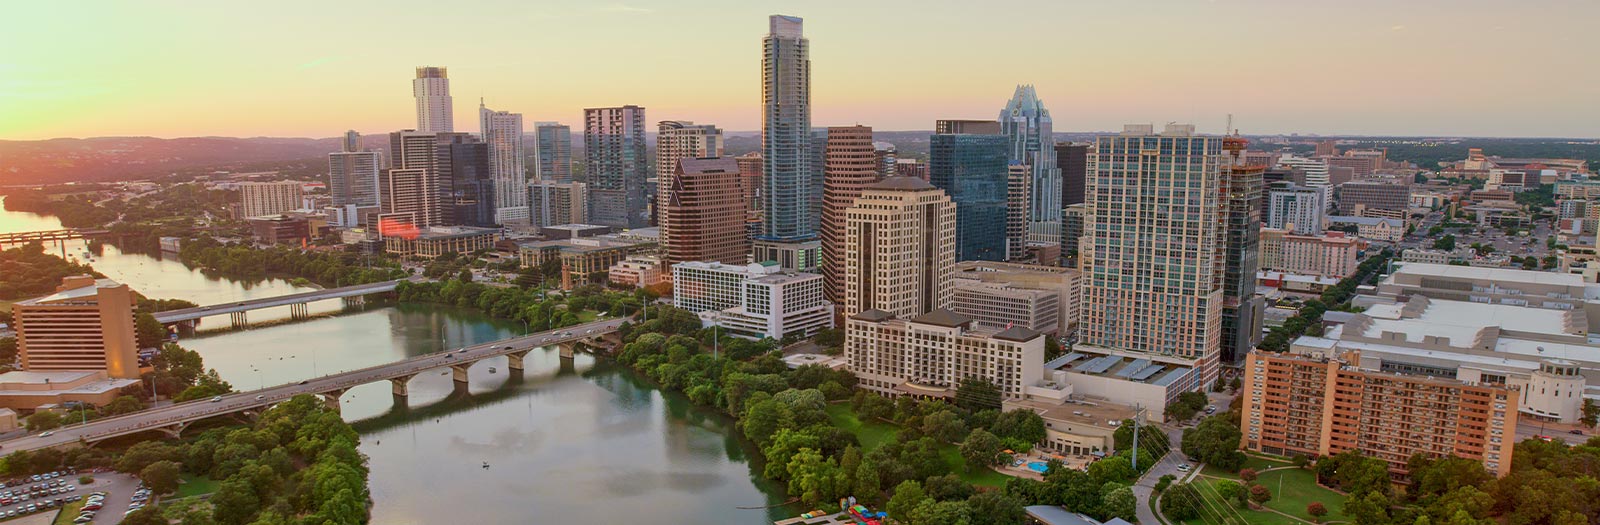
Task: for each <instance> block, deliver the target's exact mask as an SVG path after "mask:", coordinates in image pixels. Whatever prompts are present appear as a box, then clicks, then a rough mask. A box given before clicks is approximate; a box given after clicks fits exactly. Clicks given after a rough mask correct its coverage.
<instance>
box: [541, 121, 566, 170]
mask: <svg viewBox="0 0 1600 525" xmlns="http://www.w3.org/2000/svg"><path fill="white" fill-rule="evenodd" d="M533 134H534V146H533V169H535V170H537V173H536V174H535V178H537V179H540V180H553V181H556V182H570V181H572V128H570V127H567V125H566V124H562V123H560V122H535V123H533Z"/></svg>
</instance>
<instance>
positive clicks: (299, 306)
mask: <svg viewBox="0 0 1600 525" xmlns="http://www.w3.org/2000/svg"><path fill="white" fill-rule="evenodd" d="M307 317H311V309H310V308H308V307H306V303H295V304H291V305H289V318H290V319H305V318H307Z"/></svg>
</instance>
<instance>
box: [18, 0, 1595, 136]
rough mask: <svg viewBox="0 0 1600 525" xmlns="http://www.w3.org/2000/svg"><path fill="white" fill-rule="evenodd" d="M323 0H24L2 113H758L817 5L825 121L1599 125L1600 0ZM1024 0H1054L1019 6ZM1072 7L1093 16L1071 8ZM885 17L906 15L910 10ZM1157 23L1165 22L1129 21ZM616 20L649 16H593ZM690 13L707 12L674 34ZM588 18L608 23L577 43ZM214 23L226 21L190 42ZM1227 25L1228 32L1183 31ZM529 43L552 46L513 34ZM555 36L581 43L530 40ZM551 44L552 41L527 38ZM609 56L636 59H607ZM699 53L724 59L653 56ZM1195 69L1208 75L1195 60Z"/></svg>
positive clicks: (743, 120)
mask: <svg viewBox="0 0 1600 525" xmlns="http://www.w3.org/2000/svg"><path fill="white" fill-rule="evenodd" d="M306 6H307V9H312V8H314V9H315V11H316V12H318V13H320V14H319V16H317V17H311V18H305V17H302V16H300V15H299V13H300V12H303V10H296V9H291V8H284V9H282V10H280V11H278V12H273V13H259V14H252V15H251V18H250V19H249V20H248V22H249V23H245V24H240V23H238V22H239V21H241V20H239V19H236V18H235V17H236V16H237V15H234V14H232V13H228V12H227V10H226V9H225V8H224V7H222V6H199V7H196V6H190V5H183V4H176V3H173V4H162V3H157V4H149V5H141V6H140V7H139V8H138V9H137V10H134V9H131V8H128V7H127V6H118V5H94V6H56V5H51V6H37V5H36V6H18V7H16V8H15V9H18V10H20V11H21V12H20V13H19V14H20V15H21V17H22V18H26V19H30V20H35V21H37V23H34V24H29V25H27V26H26V27H20V28H18V30H17V31H14V32H11V33H8V34H7V35H5V36H0V42H4V43H6V44H9V47H8V48H11V49H30V45H31V44H30V43H34V42H46V41H51V42H57V41H59V42H62V43H63V45H59V46H53V47H52V48H50V49H49V50H48V51H42V52H38V53H19V54H16V55H14V56H9V57H7V58H6V59H0V72H3V73H5V74H4V75H0V76H3V77H5V78H4V80H0V114H6V115H9V116H10V117H9V118H7V119H3V120H0V138H3V139H16V140H29V139H45V138H55V137H91V136H129V135H134V136H157V137H186V136H246V137H253V136H290V137H333V136H337V135H338V134H339V133H341V132H342V131H343V130H346V129H355V130H357V131H361V132H363V133H367V134H377V133H383V132H387V131H393V130H395V129H404V128H408V127H412V126H413V123H414V112H415V104H414V100H413V99H412V98H411V95H412V93H411V90H410V89H408V87H409V86H406V85H405V84H403V83H402V82H404V80H403V79H405V78H407V77H412V76H414V70H415V68H416V67H418V66H422V65H438V66H443V67H448V68H450V69H451V71H450V77H451V80H452V84H453V86H452V88H453V91H454V92H455V93H454V94H458V95H462V96H460V97H455V98H456V100H455V104H456V105H458V106H460V107H455V108H454V112H455V113H458V114H461V115H470V114H471V110H472V109H473V108H471V102H472V101H471V99H472V98H474V97H477V96H488V97H491V98H494V99H495V100H496V101H497V104H496V106H497V107H499V108H503V109H505V110H507V111H512V112H517V113H522V114H524V115H527V116H528V117H527V120H528V121H529V122H532V121H562V122H573V121H576V120H577V119H578V117H579V116H581V110H582V108H584V107H604V106H613V105H619V104H624V103H634V104H639V105H641V106H645V107H650V108H652V114H653V115H655V116H656V117H658V118H662V119H682V120H695V121H703V122H714V123H717V124H718V125H719V126H720V127H722V128H723V129H726V130H729V131H730V132H747V131H755V130H759V129H760V122H759V118H760V114H759V111H758V110H757V109H756V108H759V107H760V90H759V78H758V77H757V76H755V75H753V74H752V72H751V70H752V69H754V68H755V67H756V66H757V65H758V64H759V63H760V54H759V52H757V51H755V50H753V49H751V47H752V46H753V45H754V44H755V43H756V42H758V41H759V40H760V38H761V32H760V30H759V29H757V28H758V27H760V21H761V20H762V19H763V18H764V17H765V16H767V15H770V14H772V13H784V14H788V15H793V16H797V17H801V18H804V19H806V21H807V24H806V25H807V28H806V29H807V37H808V38H810V39H811V40H813V41H814V42H816V45H815V48H814V49H813V50H812V55H813V56H812V59H813V61H814V63H815V64H816V68H815V71H814V72H813V74H814V77H815V82H814V85H815V87H814V90H815V96H814V99H815V101H814V104H813V106H814V116H813V118H812V125H813V126H814V127H821V126H828V125H844V124H855V123H860V124H865V125H872V126H874V128H875V129H880V130H886V131H888V130H926V129H930V128H931V126H932V124H933V120H934V119H935V118H950V117H960V118H982V117H985V116H989V115H992V113H993V111H994V109H993V108H994V107H995V106H996V105H997V104H999V103H1000V102H1003V100H1004V98H1003V97H1005V96H1006V95H1007V93H1010V92H1011V91H1012V89H1013V88H1014V86H1015V85H1016V84H1019V83H1027V84H1033V85H1035V86H1036V87H1037V89H1038V91H1039V96H1040V98H1041V99H1043V100H1044V102H1045V103H1046V104H1048V105H1049V107H1051V108H1052V110H1053V112H1054V113H1055V115H1054V116H1055V118H1056V120H1057V122H1056V128H1057V129H1058V130H1061V131H1083V132H1091V131H1108V130H1115V129H1117V128H1119V127H1120V124H1122V123H1126V122H1153V123H1157V124H1159V123H1161V122H1165V121H1167V120H1179V121H1187V122H1193V123H1195V124H1196V125H1197V127H1198V128H1199V130H1200V131H1210V132H1217V131H1221V127H1222V124H1223V122H1224V120H1225V118H1226V115H1228V114H1233V115H1235V123H1236V127H1239V128H1242V129H1244V130H1246V131H1250V132H1255V133H1293V132H1298V133H1302V134H1323V135H1337V134H1357V135H1378V136H1382V135H1394V136H1400V135H1412V136H1451V137H1454V136H1529V137H1592V136H1597V135H1600V124H1596V122H1600V118H1596V117H1597V113H1600V110H1597V109H1595V108H1594V107H1593V105H1592V104H1588V103H1587V102H1588V100H1589V99H1590V97H1592V94H1591V93H1589V91H1590V88H1588V87H1587V86H1591V85H1594V83H1595V81H1596V80H1600V79H1597V78H1586V77H1590V76H1595V75H1600V73H1595V72H1592V71H1589V70H1585V69H1583V68H1572V67H1570V64H1575V63H1582V61H1583V60H1584V57H1583V55H1582V46H1579V45H1575V44H1577V42H1578V41H1577V40H1576V39H1577V38H1579V37H1578V36H1576V35H1579V34H1581V31H1579V29H1581V25H1582V21H1584V20H1592V19H1594V16H1593V15H1595V14H1600V13H1597V12H1596V11H1597V10H1600V7H1596V6H1593V5H1564V4H1558V3H1555V2H1544V3H1539V4H1537V5H1529V6H1527V9H1519V10H1518V11H1517V12H1514V13H1507V12H1502V11H1499V10H1494V9H1492V6H1482V5H1455V4H1448V5H1447V4H1443V3H1438V2H1422V3H1410V4H1404V5H1394V6H1391V5H1387V4H1377V3H1365V2H1363V3H1356V4H1350V3H1343V4H1337V5H1329V6H1304V5H1277V4H1271V3H1265V2H1217V3H1209V4H1188V3H1174V4H1173V5H1172V6H1170V7H1169V8H1168V9H1169V10H1170V11H1174V12H1175V13H1174V14H1175V15H1183V16H1171V17H1160V18H1157V19H1150V20H1145V19H1143V18H1141V17H1142V15H1140V14H1139V13H1136V12H1132V11H1131V10H1124V9H1118V8H1117V7H1115V6H1107V5H1099V4H1059V5H1058V4H1054V3H1042V2H1039V3H1035V2H1019V3H1017V4H1016V8H1015V9H994V10H980V9H965V8H962V7H961V6H951V9H959V10H960V11H959V12H952V10H951V9H941V10H922V11H919V10H916V9H906V8H905V7H906V6H905V5H902V4H901V3H874V4H869V5H847V4H832V3H830V4H826V5H807V6H804V8H802V9H794V8H792V6H784V5H780V4H770V3H750V4H730V5H727V6H722V7H719V8H718V9H716V10H713V12H711V13H710V14H707V13H706V12H701V11H703V10H688V9H682V10H680V9H674V8H675V7H677V6H673V5H671V4H667V3H664V2H647V1H639V2H630V3H627V4H622V3H614V4H601V5H583V4H573V5H556V4H540V5H529V6H522V5H509V4H500V3H488V4H479V5H476V6H474V8H473V9H460V10H453V11H440V12H428V13H426V17H427V20H428V23H430V24H435V25H437V26H438V27H439V28H441V31H440V33H439V34H440V35H441V36H440V38H439V42H437V44H438V45H435V46H384V45H383V42H384V40H385V39H388V38H397V37H399V36H401V35H402V32H401V30H402V29H403V28H405V27H411V26H412V25H413V24H412V23H409V22H406V20H405V19H407V18H409V17H423V16H424V14H423V13H422V12H421V11H408V10H404V9H399V10H392V11H386V12H387V13H391V15H390V16H392V17H393V18H394V20H392V22H393V23H382V24H371V25H370V26H362V27H355V28H353V29H350V30H349V31H333V30H328V31H323V30H320V29H319V28H323V27H324V26H329V27H330V28H331V25H332V24H336V23H339V22H340V21H341V20H349V19H354V18H360V17H362V16H366V15H364V14H363V13H366V12H367V11H368V6H365V5H316V6H312V5H311V4H306ZM1018 10H1026V11H1027V12H1029V13H1030V16H1027V17H1016V16H1013V15H1014V14H1015V13H1016V12H1017V11H1018ZM1582 11H1588V12H1589V13H1588V15H1587V16H1586V15H1585V13H1583V12H1582ZM140 20H149V21H151V22H150V23H148V24H141V23H139V21H140ZM949 20H962V23H963V24H965V25H966V26H968V27H1003V28H1005V32H1006V34H1007V38H1004V39H999V38H996V39H991V40H988V41H985V40H984V39H981V38H978V39H972V38H963V39H945V38H938V35H940V34H941V33H943V32H946V31H948V30H949V29H951V27H950V22H949ZM1066 20H1078V21H1080V22H1079V23H1073V24H1072V25H1071V26H1070V29H1071V30H1070V31H1069V30H1066V28H1067V27H1068V26H1066V25H1064V21H1066ZM1293 20H1319V21H1321V22H1319V23H1317V24H1303V23H1294V22H1293ZM156 21H160V22H156ZM478 22H482V23H486V24H487V25H488V26H492V27H482V24H479V23H478ZM417 23H421V22H420V21H417ZM67 24H71V25H70V29H66V28H67V27H68V25H67ZM163 24H166V25H170V26H172V27H163V31H162V32H161V33H160V35H161V36H159V37H150V36H145V35H132V34H129V33H128V30H127V29H125V28H130V27H157V26H162V25H163ZM886 24H888V25H889V26H890V27H894V28H895V31H894V32H891V33H887V35H888V36H885V35H886V33H885V32H884V31H883V30H882V28H883V27H885V25H886ZM1133 24H1137V27H1141V28H1147V29H1146V30H1145V31H1141V32H1140V33H1138V34H1135V35H1128V34H1125V33H1124V32H1123V31H1122V28H1125V27H1129V26H1130V25H1133ZM341 27H343V26H341ZM602 27H603V28H605V29H606V30H607V31H608V32H620V33H621V34H627V35H633V38H628V39H622V42H620V43H598V44H595V43H592V42H590V41H589V40H586V39H585V36H584V35H585V34H586V32H590V31H593V30H595V29H596V28H602ZM496 29H499V30H496ZM685 32H687V33H693V34H699V35H704V36H703V37H702V38H699V39H695V40H694V41H692V43H691V41H688V40H683V39H681V38H676V39H675V38H673V36H674V35H681V34H683V33H685ZM290 34H292V35H295V36H294V38H293V39H286V38H282V35H290ZM896 35H898V36H896ZM63 36H67V37H69V38H62V37H63ZM579 41H582V42H585V44H586V45H584V46H572V45H570V44H571V43H573V42H579ZM637 41H653V42H663V43H662V44H657V45H659V46H666V48H669V49H670V48H672V47H674V46H679V45H681V46H684V47H683V50H684V51H688V50H689V49H691V48H690V47H689V46H691V45H692V46H693V48H692V49H693V50H694V51H695V52H693V53H689V52H684V53H650V54H648V55H646V54H642V53H637V52H634V53H632V54H629V51H628V50H629V48H627V47H626V46H627V45H628V44H627V42H637ZM196 42H203V43H204V44H205V45H178V44H192V43H196ZM674 42H683V43H682V44H676V43H674ZM1207 42H1212V43H1214V45H1216V46H1217V47H1218V48H1219V49H1226V51H1227V52H1226V54H1223V53H1208V54H1205V55H1201V57H1202V59H1195V58H1194V56H1193V55H1190V54H1186V53H1174V52H1173V50H1176V49H1189V48H1191V47H1192V46H1194V45H1195V44H1196V43H1199V44H1200V45H1206V43H1207ZM591 44H592V45H591ZM507 48H522V49H525V50H528V51H530V53H527V54H516V55H508V54H507V53H505V52H504V50H505V49H507ZM541 48H548V49H560V50H562V52H561V53H531V52H533V51H537V50H538V49H541ZM1023 48H1026V49H1034V50H1038V49H1046V50H1051V49H1053V50H1057V56H1055V57H1054V58H1053V59H1052V60H1053V61H1054V62H1055V63H1056V64H1058V65H1060V66H1061V67H1049V68H1039V67H1022V65H1023V64H1029V63H1034V62H1037V60H1038V52H1037V51H1035V52H1033V53H1027V54H1022V53H1015V52H1014V51H1012V50H1014V49H1023ZM864 51H870V52H864ZM530 55H536V56H538V59H528V58H522V57H523V56H530ZM885 57H890V58H889V59H887V60H889V61H890V62H887V63H886V62H885V60H886V59H885ZM1214 57H1221V58H1220V60H1222V61H1223V62H1220V63H1219V59H1218V58H1214ZM158 58H159V62H157V59H158ZM607 62H614V63H621V64H625V65H627V66H628V67H608V68H595V67H593V66H594V65H596V64H603V63H607ZM1228 63H1232V64H1237V65H1236V66H1228V65H1227V64H1228ZM1130 64H1138V66H1137V67H1135V66H1133V65H1130ZM1563 66H1568V67H1563ZM689 68H693V69H692V70H694V71H696V75H697V76H698V78H704V79H707V80H708V82H691V83H681V82H680V83H673V82H666V83H662V82H656V81H654V80H655V79H659V78H666V77H668V76H670V75H672V74H674V73H675V72H681V71H687V70H690V69H689ZM1556 68H1562V69H1563V70H1566V69H1570V70H1571V71H1570V75H1571V76H1568V77H1563V79H1562V81H1560V82H1553V81H1545V80H1544V79H1540V78H1538V77H1537V76H1532V75H1526V74H1522V73H1520V72H1522V71H1527V70H1529V69H1534V70H1553V69H1556ZM1179 77H1181V78H1183V79H1184V80H1185V81H1184V82H1172V81H1171V79H1172V78H1179ZM862 78H878V79H882V80H879V81H872V82H860V81H859V79H862ZM1467 80H1470V81H1467ZM1510 93H1538V96H1523V97H1511V96H1507V94H1510ZM455 124H456V125H457V126H460V125H462V124H463V123H462V122H456V123H455ZM529 131H531V130H529Z"/></svg>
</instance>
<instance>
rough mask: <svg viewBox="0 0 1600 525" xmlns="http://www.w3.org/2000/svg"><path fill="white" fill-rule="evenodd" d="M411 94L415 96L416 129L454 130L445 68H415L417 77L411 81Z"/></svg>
mask: <svg viewBox="0 0 1600 525" xmlns="http://www.w3.org/2000/svg"><path fill="white" fill-rule="evenodd" d="M411 96H413V97H416V98H417V131H421V132H423V133H439V132H448V131H455V130H456V126H455V111H454V110H452V109H451V104H452V103H453V102H452V101H451V99H450V75H449V72H448V70H447V68H443V67H432V66H424V67H419V68H417V78H416V79H413V80H412V81H411Z"/></svg>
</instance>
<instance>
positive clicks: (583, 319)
mask: <svg viewBox="0 0 1600 525" xmlns="http://www.w3.org/2000/svg"><path fill="white" fill-rule="evenodd" d="M599 318H600V313H599V312H596V311H594V310H584V311H582V312H578V322H579V323H587V322H590V321H593V320H595V319H599Z"/></svg>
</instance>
